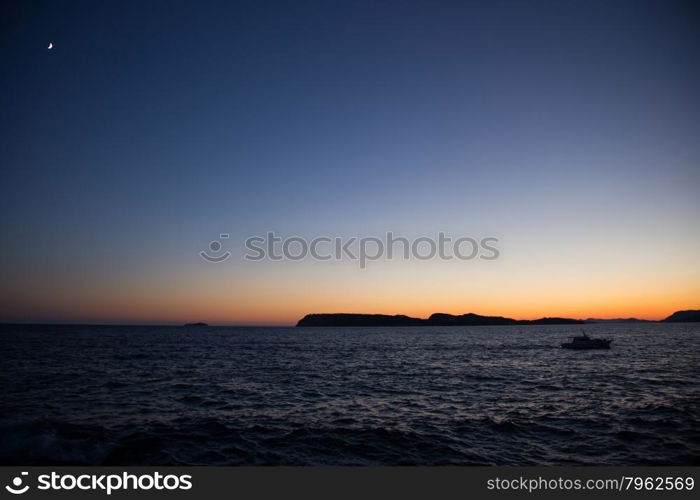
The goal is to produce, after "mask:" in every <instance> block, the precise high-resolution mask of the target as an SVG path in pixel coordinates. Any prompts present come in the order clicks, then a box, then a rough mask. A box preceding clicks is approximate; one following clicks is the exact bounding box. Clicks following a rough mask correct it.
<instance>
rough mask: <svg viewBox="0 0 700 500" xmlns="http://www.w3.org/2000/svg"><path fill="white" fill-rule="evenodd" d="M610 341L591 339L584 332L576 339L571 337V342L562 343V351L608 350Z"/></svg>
mask: <svg viewBox="0 0 700 500" xmlns="http://www.w3.org/2000/svg"><path fill="white" fill-rule="evenodd" d="M611 343H612V339H593V338H591V337H589V336H588V335H586V333H585V332H584V333H583V334H582V335H580V336H578V337H571V342H564V343H563V344H562V345H561V346H562V347H563V348H564V349H610V344H611Z"/></svg>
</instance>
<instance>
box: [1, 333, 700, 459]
mask: <svg viewBox="0 0 700 500" xmlns="http://www.w3.org/2000/svg"><path fill="white" fill-rule="evenodd" d="M586 331H587V332H588V333H589V334H590V335H593V336H609V337H612V338H614V343H613V348H612V349H611V350H609V351H569V350H565V349H561V348H560V347H559V345H560V343H561V341H562V339H563V338H564V337H566V336H567V335H574V334H578V333H579V332H580V327H568V326H544V327H537V326H527V327H473V328H472V327H451V328H442V327H426V328H422V327H413V328H337V329H333V328H321V329H311V328H309V329H302V328H204V329H197V328H184V327H121V326H10V325H6V326H2V327H0V345H1V346H0V349H2V358H1V363H2V370H1V372H0V377H1V378H0V389H1V391H2V405H1V406H0V462H2V463H5V464H67V463H70V464H82V463H85V464H105V465H108V464H125V465H139V464H154V465H168V464H172V465H176V464H197V465H235V464H297V465H299V464H301V465H325V464H333V465H336V464H344V465H377V464H383V465H402V464H435V465H439V464H498V465H504V464H511V465H532V464H545V465H546V464H562V465H568V464H590V465H592V464H630V465H641V464H666V465H678V464H695V465H698V464H700V386H699V385H698V375H699V374H700V370H699V369H698V368H699V366H700V365H699V361H700V351H699V348H700V324H676V325H663V324H653V323H652V324H638V325H594V326H589V325H586Z"/></svg>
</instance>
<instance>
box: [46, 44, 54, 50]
mask: <svg viewBox="0 0 700 500" xmlns="http://www.w3.org/2000/svg"><path fill="white" fill-rule="evenodd" d="M47 48H48V49H49V50H51V49H53V43H51V42H49V46H48V47H47Z"/></svg>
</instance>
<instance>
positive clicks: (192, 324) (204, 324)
mask: <svg viewBox="0 0 700 500" xmlns="http://www.w3.org/2000/svg"><path fill="white" fill-rule="evenodd" d="M184 326H209V325H207V324H206V323H202V322H201V321H198V322H197V323H185V325H184Z"/></svg>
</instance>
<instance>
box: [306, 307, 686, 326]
mask: <svg viewBox="0 0 700 500" xmlns="http://www.w3.org/2000/svg"><path fill="white" fill-rule="evenodd" d="M697 321H700V310H690V311H676V312H675V313H673V314H671V315H670V316H668V317H667V318H665V319H663V320H661V322H665V323H679V322H697ZM648 322H651V321H650V320H643V319H637V318H620V319H596V318H588V319H585V320H582V319H572V318H557V317H554V318H551V317H543V318H539V319H513V318H506V317H504V316H482V315H480V314H474V313H467V314H461V315H454V314H447V313H434V314H431V315H430V317H428V318H413V317H411V316H406V315H403V314H396V315H390V314H358V313H325V314H307V315H306V316H304V317H303V318H301V319H300V320H299V321H298V322H297V325H296V326H488V325H580V324H584V323H648Z"/></svg>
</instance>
